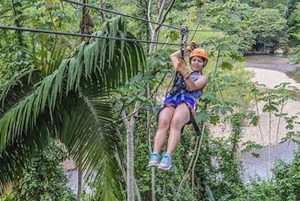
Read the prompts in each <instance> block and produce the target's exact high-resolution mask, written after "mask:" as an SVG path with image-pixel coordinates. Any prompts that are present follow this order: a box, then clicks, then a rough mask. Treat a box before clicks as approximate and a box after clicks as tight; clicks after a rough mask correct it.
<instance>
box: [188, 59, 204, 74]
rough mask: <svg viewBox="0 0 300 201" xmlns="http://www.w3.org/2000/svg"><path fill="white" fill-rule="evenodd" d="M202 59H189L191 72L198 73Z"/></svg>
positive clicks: (201, 66)
mask: <svg viewBox="0 0 300 201" xmlns="http://www.w3.org/2000/svg"><path fill="white" fill-rule="evenodd" d="M203 65H204V59H203V58H201V57H193V58H192V59H191V68H192V70H193V71H200V70H201V69H202V68H203Z"/></svg>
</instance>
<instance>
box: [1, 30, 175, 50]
mask: <svg viewBox="0 0 300 201" xmlns="http://www.w3.org/2000/svg"><path fill="white" fill-rule="evenodd" d="M0 29H6V30H15V31H16V30H18V31H25V32H34V33H47V34H54V35H66V36H76V37H90V38H101V39H112V40H123V41H131V42H140V43H154V44H161V45H170V46H171V45H176V46H179V44H177V43H166V42H152V41H147V40H140V39H130V38H118V37H109V36H98V35H89V34H79V33H72V32H63V31H52V30H45V29H33V28H26V27H13V26H4V25H0Z"/></svg>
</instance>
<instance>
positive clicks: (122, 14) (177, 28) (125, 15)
mask: <svg viewBox="0 0 300 201" xmlns="http://www.w3.org/2000/svg"><path fill="white" fill-rule="evenodd" d="M61 1H64V2H68V3H70V4H75V5H79V6H83V7H89V8H93V9H96V10H101V11H105V12H109V13H113V14H116V15H121V16H124V17H128V18H131V19H135V20H140V21H144V22H148V23H152V24H156V25H160V26H163V27H168V28H172V29H176V30H181V28H179V27H175V26H171V25H165V24H162V23H157V22H154V21H150V20H147V19H143V18H140V17H136V16H131V15H128V14H124V13H120V12H118V11H114V10H109V9H106V8H101V7H99V6H94V5H90V4H85V3H79V2H74V1H70V0H61ZM190 31H194V32H198V31H199V32H221V31H218V30H197V29H196V30H190Z"/></svg>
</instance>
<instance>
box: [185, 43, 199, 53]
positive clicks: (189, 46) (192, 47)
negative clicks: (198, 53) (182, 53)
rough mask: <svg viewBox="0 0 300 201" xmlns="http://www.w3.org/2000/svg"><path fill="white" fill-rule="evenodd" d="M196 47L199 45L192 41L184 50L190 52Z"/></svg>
mask: <svg viewBox="0 0 300 201" xmlns="http://www.w3.org/2000/svg"><path fill="white" fill-rule="evenodd" d="M198 47H199V45H197V44H196V42H195V41H192V42H191V43H190V44H189V45H187V46H186V50H187V51H189V52H191V51H193V50H194V49H196V48H198Z"/></svg>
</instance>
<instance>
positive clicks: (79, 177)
mask: <svg viewBox="0 0 300 201" xmlns="http://www.w3.org/2000/svg"><path fill="white" fill-rule="evenodd" d="M77 176H78V180H77V198H76V200H77V201H80V199H81V190H82V171H81V170H80V169H78V174H77Z"/></svg>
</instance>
